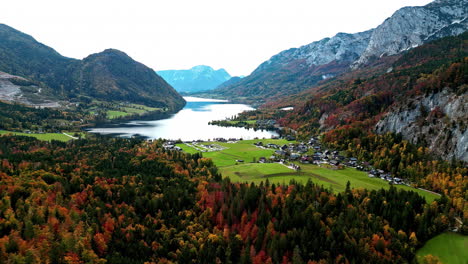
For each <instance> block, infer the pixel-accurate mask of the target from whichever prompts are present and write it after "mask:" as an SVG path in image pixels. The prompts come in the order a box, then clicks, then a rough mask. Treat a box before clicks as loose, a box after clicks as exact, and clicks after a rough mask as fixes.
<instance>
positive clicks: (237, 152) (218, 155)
mask: <svg viewBox="0 0 468 264" xmlns="http://www.w3.org/2000/svg"><path fill="white" fill-rule="evenodd" d="M258 141H261V142H263V144H268V143H274V144H277V145H284V144H288V143H291V141H287V140H283V139H260V140H241V141H239V142H237V143H223V142H205V143H203V144H205V145H209V144H212V143H215V144H217V145H220V146H223V147H226V148H227V149H225V150H222V151H214V152H205V153H203V157H206V158H212V159H213V162H214V164H215V165H216V166H218V167H223V166H229V165H235V164H236V163H238V162H236V160H239V159H241V160H244V162H245V163H249V162H252V161H253V160H254V158H255V160H258V159H259V158H260V157H265V158H269V157H270V156H271V155H272V154H273V153H274V152H275V151H274V150H273V149H262V148H258V147H256V146H254V145H253V143H254V142H258ZM177 146H179V147H181V148H182V149H183V150H184V151H186V152H188V153H196V152H198V151H197V150H196V149H194V148H192V147H189V146H187V145H185V144H177Z"/></svg>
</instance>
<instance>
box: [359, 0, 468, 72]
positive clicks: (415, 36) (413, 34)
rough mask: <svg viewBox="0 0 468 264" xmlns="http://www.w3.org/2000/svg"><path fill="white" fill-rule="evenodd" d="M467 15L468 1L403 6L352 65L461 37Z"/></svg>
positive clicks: (374, 34) (387, 20)
mask: <svg viewBox="0 0 468 264" xmlns="http://www.w3.org/2000/svg"><path fill="white" fill-rule="evenodd" d="M467 16H468V1H467V0H437V1H434V2H432V3H430V4H428V5H426V6H415V7H404V8H402V9H400V10H398V11H396V12H395V13H394V14H393V15H392V16H391V17H390V18H388V19H386V20H385V21H384V22H383V23H382V24H381V25H379V26H378V27H377V28H376V29H375V30H374V31H373V33H372V36H371V38H370V41H369V45H368V47H367V48H366V50H365V51H364V53H363V54H362V55H361V57H360V58H359V60H357V61H356V63H355V64H354V65H353V66H358V65H362V64H364V63H367V62H368V61H370V60H372V59H375V58H378V57H381V56H384V55H387V56H388V55H394V54H397V53H400V52H402V51H405V50H408V49H411V48H414V47H416V46H419V45H421V44H423V43H425V42H427V41H428V40H433V39H435V38H440V37H446V36H454V35H458V34H461V33H463V32H465V31H466V30H467V29H468V24H467Z"/></svg>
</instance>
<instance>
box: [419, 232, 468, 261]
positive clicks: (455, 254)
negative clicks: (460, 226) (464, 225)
mask: <svg viewBox="0 0 468 264" xmlns="http://www.w3.org/2000/svg"><path fill="white" fill-rule="evenodd" d="M467 249H468V236H463V235H460V234H456V233H451V232H446V233H443V234H440V235H438V236H436V237H434V238H432V239H431V240H429V241H427V242H426V244H425V245H424V247H422V248H420V249H419V250H418V251H417V252H416V256H417V258H418V262H419V263H422V260H423V258H424V257H425V256H427V255H432V256H435V257H438V258H439V260H440V261H441V262H442V263H443V264H466V263H468V250H467Z"/></svg>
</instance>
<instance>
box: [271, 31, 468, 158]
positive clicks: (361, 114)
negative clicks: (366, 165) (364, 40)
mask: <svg viewBox="0 0 468 264" xmlns="http://www.w3.org/2000/svg"><path fill="white" fill-rule="evenodd" d="M467 71H468V32H465V33H463V34H461V35H459V36H455V37H446V38H442V39H439V40H436V41H433V42H430V43H427V44H423V45H421V46H419V47H417V48H414V49H411V50H410V51H408V52H405V53H403V54H397V55H393V56H389V57H387V59H386V60H384V61H383V62H380V64H373V65H368V66H364V67H362V68H359V69H357V70H355V71H352V72H348V73H345V74H343V75H341V76H339V77H337V78H335V79H333V80H330V81H329V82H327V83H324V84H321V85H319V86H317V87H313V88H310V89H308V90H306V91H303V92H301V93H299V94H296V95H292V96H288V97H285V98H282V99H281V100H278V101H275V102H270V103H267V104H265V105H264V106H263V108H269V109H272V108H274V109H279V108H281V107H284V106H290V105H293V106H294V110H293V111H291V112H289V113H287V114H285V116H284V117H283V118H282V119H281V120H280V123H281V124H282V125H283V126H287V127H291V128H293V129H295V130H296V131H298V132H299V134H310V133H318V132H326V134H329V133H332V134H333V133H335V132H333V131H336V130H340V129H341V130H350V131H354V130H353V128H356V130H355V131H359V133H364V132H363V131H369V133H377V134H385V133H387V132H392V133H398V134H400V135H401V136H402V137H403V139H406V140H408V141H409V142H411V143H414V144H419V145H422V146H425V147H427V148H429V149H430V150H431V151H432V152H433V153H434V154H436V155H437V157H442V158H444V159H449V160H450V159H459V160H463V161H466V162H468V130H467V129H466V128H467V122H466V113H467V111H468V93H467V91H468V90H467V85H466V84H467V83H468V74H467ZM340 133H342V132H340ZM335 134H336V133H335ZM335 137H336V136H334V138H335Z"/></svg>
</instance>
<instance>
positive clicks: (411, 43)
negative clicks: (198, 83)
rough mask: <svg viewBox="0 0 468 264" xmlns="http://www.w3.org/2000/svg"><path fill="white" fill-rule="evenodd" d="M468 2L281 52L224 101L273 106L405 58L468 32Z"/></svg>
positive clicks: (405, 11)
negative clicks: (423, 46)
mask: <svg viewBox="0 0 468 264" xmlns="http://www.w3.org/2000/svg"><path fill="white" fill-rule="evenodd" d="M467 14H468V0H438V1H434V2H432V3H430V4H428V5H426V6H421V7H419V6H418V7H404V8H401V9H400V10H398V11H396V12H395V13H394V14H393V15H392V16H391V17H390V18H388V19H386V20H385V21H384V22H383V23H382V24H381V25H379V26H378V27H377V28H375V29H370V30H368V31H365V32H360V33H355V34H348V33H338V34H336V35H335V36H334V37H331V38H324V39H322V40H319V41H315V42H312V43H310V44H308V45H305V46H302V47H300V48H292V49H289V50H285V51H283V52H280V53H279V54H277V55H275V56H273V57H271V59H269V60H268V61H265V62H264V63H262V64H261V65H260V66H259V67H258V68H257V69H256V70H255V71H254V72H253V73H252V74H251V75H249V76H247V77H245V78H243V79H242V80H241V81H239V82H237V83H234V84H231V85H227V86H223V87H221V88H220V89H216V90H215V91H213V93H214V94H215V95H216V96H217V97H219V96H221V97H223V96H224V97H225V98H236V97H237V98H249V100H250V101H251V102H255V101H273V100H276V99H278V98H281V97H283V96H285V95H291V94H296V93H298V92H300V91H304V90H306V89H308V88H311V87H314V86H316V85H317V84H319V83H322V82H324V81H326V80H328V79H330V78H332V77H335V76H339V75H340V74H343V73H345V72H349V71H352V70H353V69H358V68H362V67H364V66H366V65H369V64H372V63H373V62H375V61H376V60H377V59H379V58H383V57H386V56H391V55H395V54H398V53H401V52H405V51H407V50H409V49H412V48H414V47H417V46H420V45H421V44H423V43H427V42H429V41H431V40H434V39H438V38H441V37H445V36H453V35H458V34H461V33H463V32H464V31H466V30H467V29H468V19H467Z"/></svg>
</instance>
